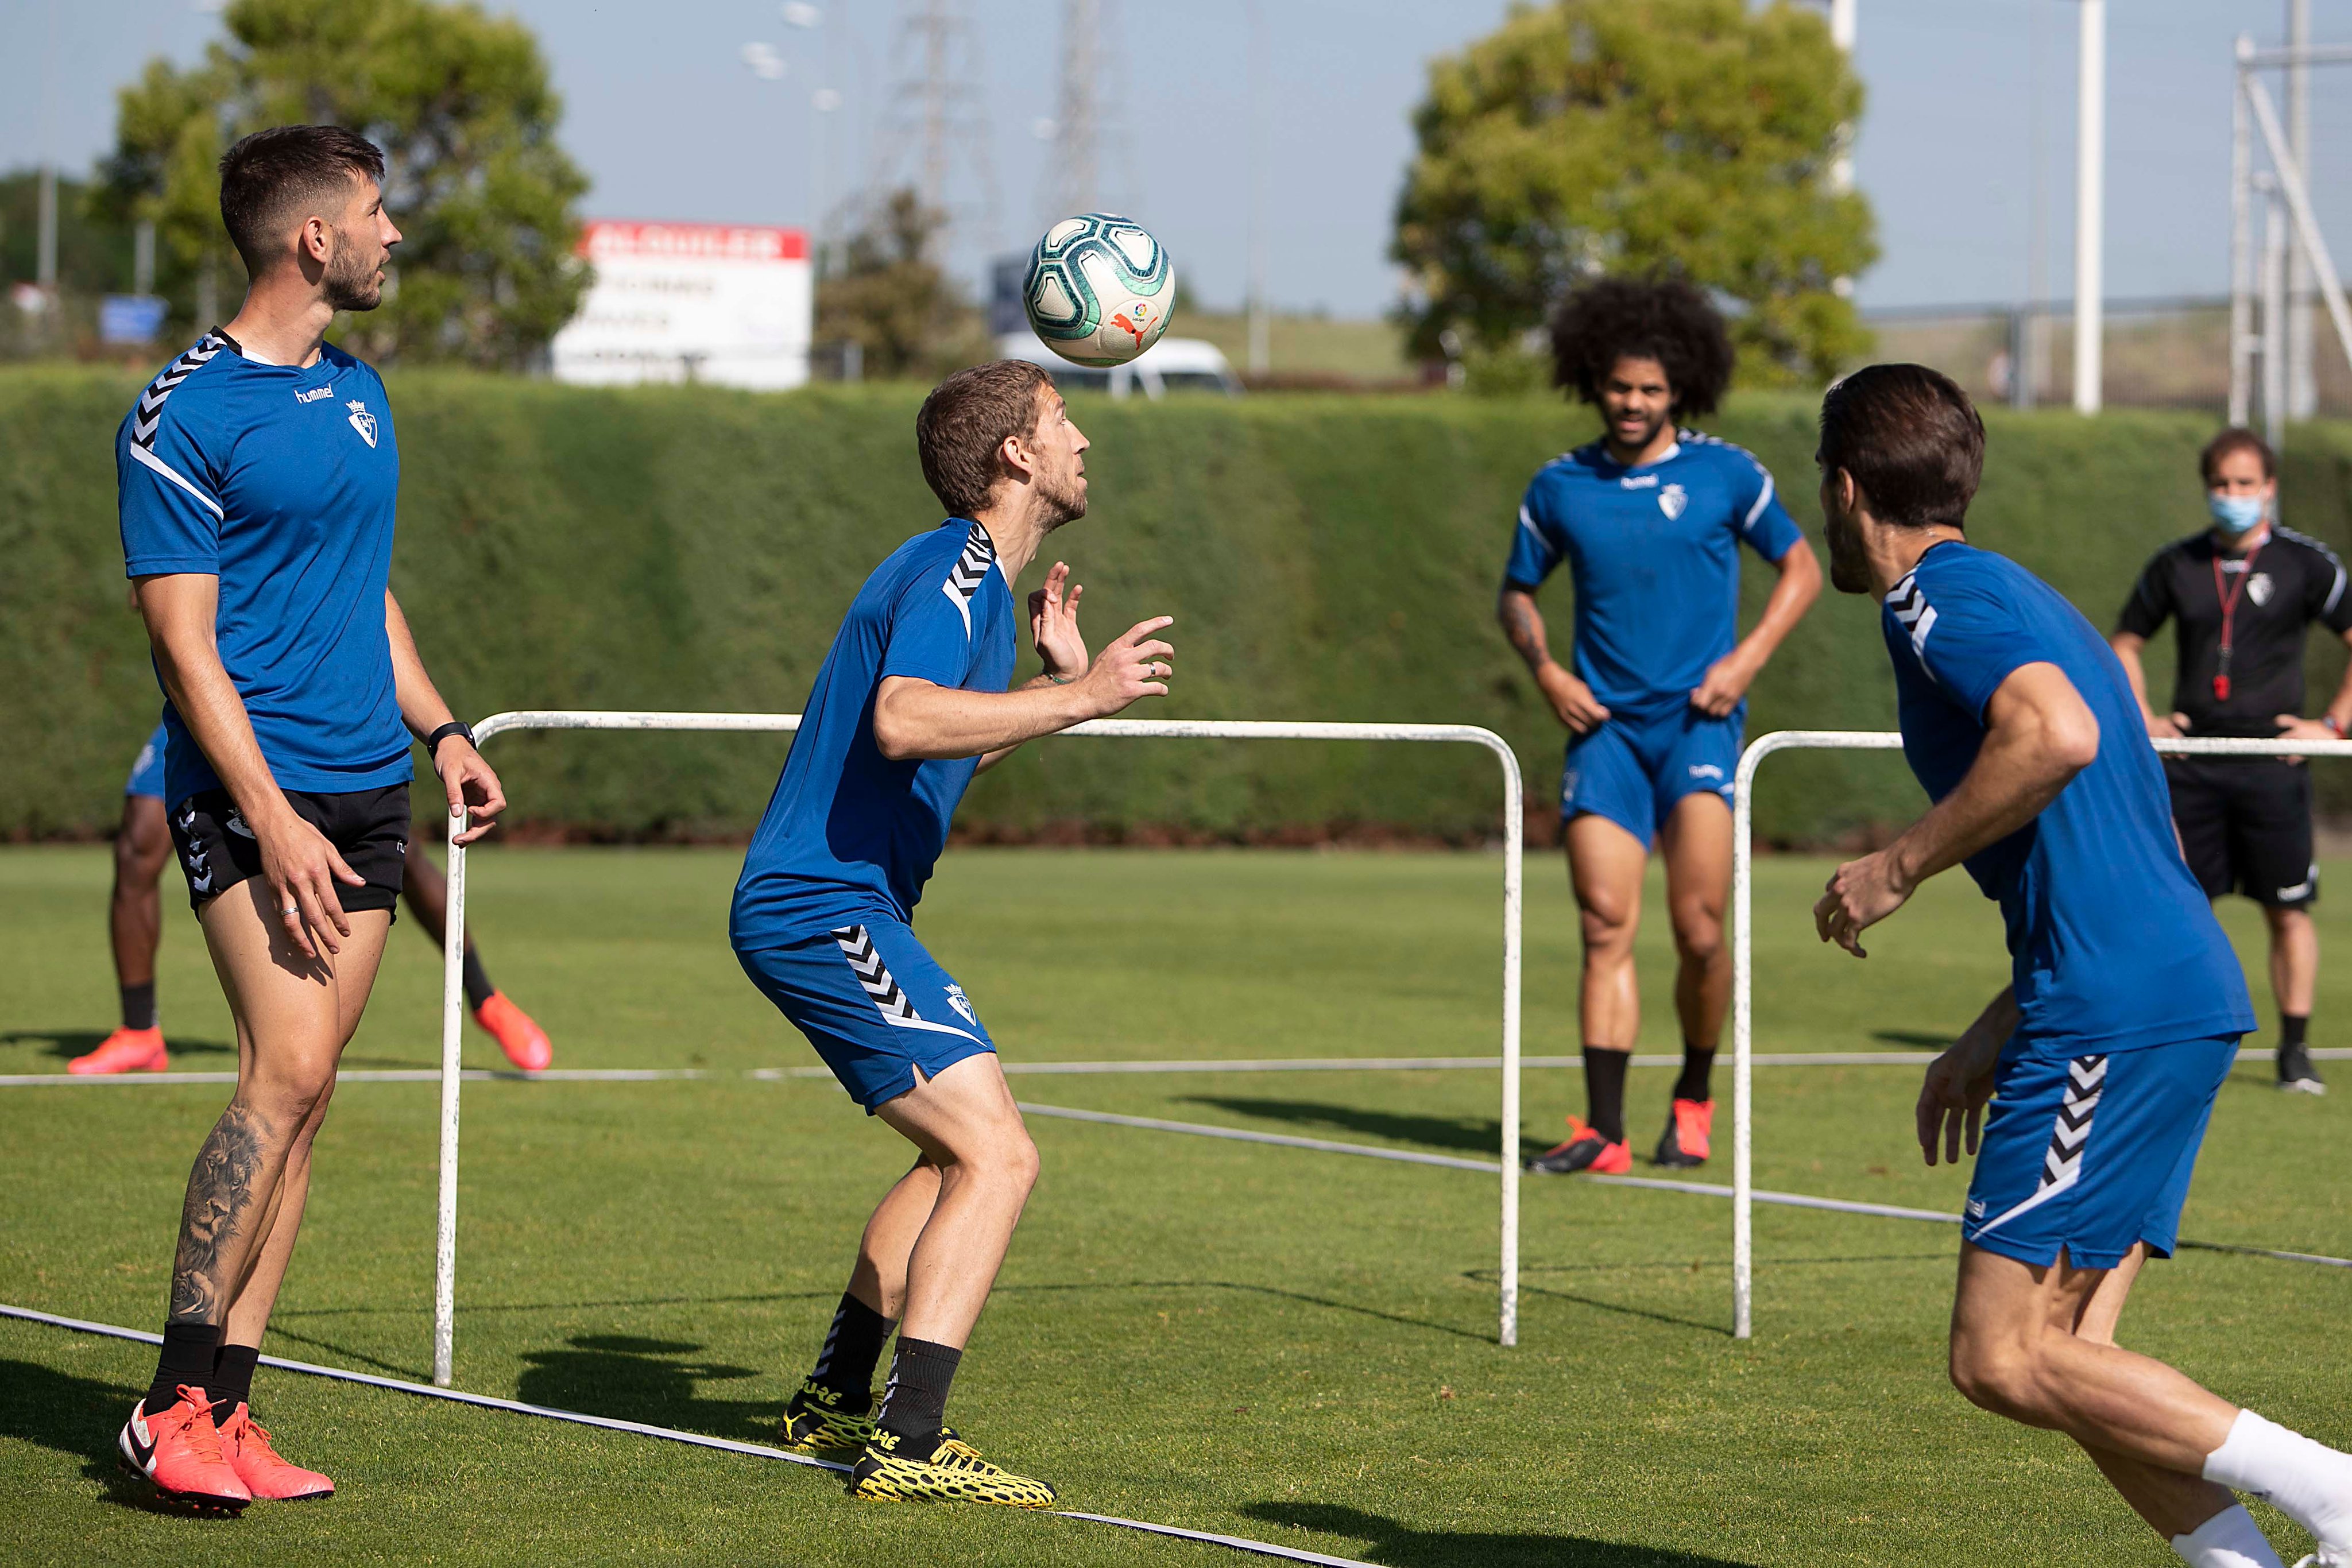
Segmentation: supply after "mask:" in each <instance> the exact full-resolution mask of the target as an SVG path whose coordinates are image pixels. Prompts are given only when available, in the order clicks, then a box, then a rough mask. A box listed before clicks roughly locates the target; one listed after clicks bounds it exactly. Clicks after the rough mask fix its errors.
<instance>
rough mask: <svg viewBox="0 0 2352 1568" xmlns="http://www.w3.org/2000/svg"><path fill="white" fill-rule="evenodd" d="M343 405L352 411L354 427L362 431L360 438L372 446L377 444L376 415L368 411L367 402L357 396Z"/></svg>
mask: <svg viewBox="0 0 2352 1568" xmlns="http://www.w3.org/2000/svg"><path fill="white" fill-rule="evenodd" d="M343 406H344V407H345V408H348V409H350V410H351V411H352V429H353V430H356V431H358V432H359V433H360V439H361V440H362V441H364V442H366V443H367V444H369V445H370V446H373V445H374V444H375V415H373V414H372V413H369V412H368V411H367V404H365V403H363V402H361V401H360V400H359V399H357V398H353V399H352V401H351V402H347V403H345V404H344V405H343Z"/></svg>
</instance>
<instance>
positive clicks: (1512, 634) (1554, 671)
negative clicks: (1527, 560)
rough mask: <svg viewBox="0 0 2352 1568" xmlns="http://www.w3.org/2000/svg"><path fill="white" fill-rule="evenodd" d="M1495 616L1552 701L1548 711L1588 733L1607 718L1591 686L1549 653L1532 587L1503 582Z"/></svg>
mask: <svg viewBox="0 0 2352 1568" xmlns="http://www.w3.org/2000/svg"><path fill="white" fill-rule="evenodd" d="M1495 620H1496V622H1497V623H1498V624H1500V625H1501V626H1502V628H1503V635H1504V636H1505V637H1507V638H1508V639H1510V643H1511V646H1512V647H1513V648H1514V649H1516V650H1517V652H1518V655H1519V657H1520V658H1522V659H1524V660H1526V661H1527V666H1528V674H1531V675H1533V676H1535V678H1536V685H1537V687H1538V689H1539V690H1541V691H1542V693H1543V695H1544V699H1545V700H1546V701H1547V702H1549V703H1550V704H1551V711H1552V712H1553V713H1555V714H1557V715H1559V722H1560V723H1562V724H1564V725H1566V726H1567V727H1569V728H1570V730H1571V731H1573V732H1574V733H1576V734H1578V735H1588V734H1590V733H1591V732H1592V731H1593V730H1595V729H1597V728H1599V727H1601V725H1603V724H1606V723H1608V722H1609V709H1608V708H1607V707H1606V706H1602V704H1601V699H1600V698H1599V697H1597V696H1595V695H1593V692H1592V688H1591V686H1589V685H1585V684H1584V683H1583V682H1582V681H1580V680H1579V679H1577V677H1576V673H1575V672H1574V671H1572V670H1570V668H1569V667H1568V666H1567V665H1565V664H1561V663H1560V662H1559V660H1557V659H1555V658H1553V657H1552V656H1551V643H1550V642H1549V640H1548V639H1547V638H1546V637H1545V635H1544V618H1543V612H1542V611H1540V610H1538V609H1537V608H1536V595H1535V590H1533V589H1531V588H1522V587H1521V586H1520V585H1519V584H1517V583H1516V582H1506V583H1504V584H1503V591H1502V592H1501V593H1500V594H1498V595H1497V596H1496V600H1495Z"/></svg>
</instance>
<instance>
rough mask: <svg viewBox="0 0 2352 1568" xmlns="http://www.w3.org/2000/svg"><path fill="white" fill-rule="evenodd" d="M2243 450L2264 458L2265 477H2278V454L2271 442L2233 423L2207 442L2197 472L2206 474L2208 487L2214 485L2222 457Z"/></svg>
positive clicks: (2199, 455) (2199, 457) (2198, 456)
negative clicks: (2216, 471) (2214, 475)
mask: <svg viewBox="0 0 2352 1568" xmlns="http://www.w3.org/2000/svg"><path fill="white" fill-rule="evenodd" d="M2241 452H2251V453H2252V454H2253V455H2255V456H2257V457H2259V458H2261V459H2262V460H2263V478H2265V479H2275V478H2277V477H2278V454H2277V453H2275V452H2273V451H2272V450H2271V444H2270V443H2269V442H2267V441H2264V440H2263V438H2262V437H2261V436H2259V435H2256V434H2254V433H2253V432H2252V431H2251V430H2248V429H2247V428H2246V427H2245V426H2244V425H2242V424H2233V425H2231V426H2230V428H2229V429H2227V430H2225V431H2223V432H2222V433H2221V434H2219V435H2217V436H2215V437H2214V438H2213V439H2212V440H2210V441H2209V442H2207V443H2206V444H2205V450H2204V451H2202V452H2200V453H2199V454H2198V455H2197V472H2198V473H2199V474H2200V475H2202V476H2204V479H2205V487H2206V488H2207V489H2209V490H2210V489H2211V488H2212V487H2213V471H2214V470H2215V469H2217V468H2219V467H2221V459H2222V458H2224V457H2230V456H2234V455H2236V454H2238V453H2241Z"/></svg>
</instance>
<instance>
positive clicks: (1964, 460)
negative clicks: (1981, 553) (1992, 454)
mask: <svg viewBox="0 0 2352 1568" xmlns="http://www.w3.org/2000/svg"><path fill="white" fill-rule="evenodd" d="M1984 443H1985V432H1984V421H1983V420H1982V419H1980V418H1979V417H1978V416H1977V411H1976V405H1975V404H1973V403H1971V402H1969V394H1968V393H1966V392H1962V391H1961V390H1960V389H1959V385H1958V382H1954V381H1953V380H1952V378H1951V377H1949V376H1948V375H1944V374H1942V373H1941V372H1939V371H1931V370H1929V369H1928V368H1927V366H1925V365H1866V366H1864V368H1863V369H1861V370H1858V371H1854V372H1853V374H1852V375H1850V376H1847V377H1846V378H1845V379H1844V380H1843V381H1841V382H1837V383H1836V384H1834V385H1832V387H1831V388H1830V390H1829V392H1828V394H1827V395H1825V396H1824V397H1823V398H1822V444H1821V450H1820V452H1819V454H1818V456H1819V457H1820V460H1821V465H1822V468H1823V470H1824V471H1828V472H1834V471H1835V470H1837V469H1840V468H1843V469H1844V470H1845V471H1846V472H1847V473H1848V474H1851V475H1852V476H1853V482H1854V483H1855V484H1856V485H1857V486H1860V487H1861V489H1862V493H1863V494H1864V496H1866V497H1869V500H1870V513H1871V516H1873V517H1876V518H1877V519H1878V520H1879V521H1880V522H1883V523H1894V524H1895V525H1897V526H1899V527H1902V528H1933V527H1935V526H1936V525H1937V524H1942V525H1944V526H1946V527H1948V528H1965V527H1967V524H1968V515H1969V501H1970V500H1972V499H1973V498H1974V497H1975V496H1976V493H1977V481H1978V480H1979V479H1980V478H1982V477H1983V476H1984Z"/></svg>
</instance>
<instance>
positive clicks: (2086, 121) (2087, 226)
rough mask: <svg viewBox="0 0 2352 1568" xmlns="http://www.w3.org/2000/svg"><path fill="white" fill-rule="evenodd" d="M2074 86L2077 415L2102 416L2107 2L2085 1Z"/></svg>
mask: <svg viewBox="0 0 2352 1568" xmlns="http://www.w3.org/2000/svg"><path fill="white" fill-rule="evenodd" d="M2081 3H2082V7H2083V15H2082V30H2081V47H2080V51H2079V54H2080V57H2079V58H2078V59H2077V60H2076V62H2075V71H2076V76H2075V87H2074V410H2075V412H2076V413H2098V412H2099V405H2100V401H2101V397H2100V394H2101V388H2102V385H2103V383H2104V382H2105V366H2104V364H2103V362H2102V361H2103V354H2102V350H2103V349H2104V348H2105V344H2104V341H2103V340H2102V336H2101V335H2102V334H2103V333H2104V332H2105V320H2104V319H2103V307H2104V305H2105V298H2104V294H2103V291H2104V289H2105V276H2104V275H2105V262H2106V257H2105V238H2106V235H2105V221H2106V172H2107V0H2081Z"/></svg>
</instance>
